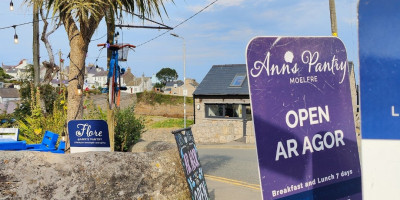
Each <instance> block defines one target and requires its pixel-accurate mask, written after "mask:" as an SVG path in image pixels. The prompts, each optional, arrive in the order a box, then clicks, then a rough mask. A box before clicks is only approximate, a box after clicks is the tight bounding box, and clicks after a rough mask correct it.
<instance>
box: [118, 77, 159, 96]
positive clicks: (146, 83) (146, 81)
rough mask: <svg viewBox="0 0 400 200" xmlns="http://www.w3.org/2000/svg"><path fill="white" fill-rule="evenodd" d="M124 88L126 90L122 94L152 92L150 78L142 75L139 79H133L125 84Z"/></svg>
mask: <svg viewBox="0 0 400 200" xmlns="http://www.w3.org/2000/svg"><path fill="white" fill-rule="evenodd" d="M126 87H127V88H128V89H127V90H126V91H124V92H126V93H129V94H134V93H139V92H144V91H152V90H153V84H152V80H151V77H145V76H144V74H142V76H141V77H134V78H133V80H131V81H129V82H127V83H126Z"/></svg>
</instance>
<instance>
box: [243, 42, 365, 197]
mask: <svg viewBox="0 0 400 200" xmlns="http://www.w3.org/2000/svg"><path fill="white" fill-rule="evenodd" d="M246 56H247V73H248V77H249V85H250V98H251V105H252V113H253V123H254V129H255V136H256V145H257V154H258V161H259V171H260V178H261V186H262V193H263V198H264V199H280V198H283V199H339V198H349V199H362V195H361V170H360V161H359V156H358V148H357V139H356V133H355V127H354V118H353V109H352V102H351V95H350V84H349V76H348V74H349V73H348V63H347V55H346V49H345V47H344V45H343V43H342V42H341V41H340V39H338V38H336V37H257V38H254V39H253V40H251V41H250V43H249V44H248V46H247V52H246Z"/></svg>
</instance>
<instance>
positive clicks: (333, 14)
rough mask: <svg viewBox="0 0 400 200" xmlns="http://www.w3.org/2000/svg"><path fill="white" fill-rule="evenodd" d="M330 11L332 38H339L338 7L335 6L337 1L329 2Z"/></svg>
mask: <svg viewBox="0 0 400 200" xmlns="http://www.w3.org/2000/svg"><path fill="white" fill-rule="evenodd" d="M329 10H330V13H331V30H332V36H335V37H337V36H338V32H337V23H336V6H335V0H329Z"/></svg>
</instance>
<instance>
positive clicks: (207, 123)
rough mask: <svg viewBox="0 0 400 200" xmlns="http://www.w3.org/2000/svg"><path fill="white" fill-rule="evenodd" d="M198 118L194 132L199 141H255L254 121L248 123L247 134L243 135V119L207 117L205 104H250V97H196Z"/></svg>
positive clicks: (193, 127) (193, 128) (193, 126)
mask: <svg viewBox="0 0 400 200" xmlns="http://www.w3.org/2000/svg"><path fill="white" fill-rule="evenodd" d="M194 101H195V107H196V115H195V117H196V120H195V122H196V123H195V124H194V125H192V132H193V135H194V138H195V139H196V142H197V143H228V142H231V141H234V140H240V141H243V142H246V143H254V142H255V139H254V131H253V122H252V121H248V122H247V124H246V136H243V120H242V119H234V118H207V117H206V115H205V112H206V111H205V104H208V103H209V104H212V103H218V104H219V103H221V104H222V103H229V104H250V99H245V98H243V99H222V98H196V99H195V100H194Z"/></svg>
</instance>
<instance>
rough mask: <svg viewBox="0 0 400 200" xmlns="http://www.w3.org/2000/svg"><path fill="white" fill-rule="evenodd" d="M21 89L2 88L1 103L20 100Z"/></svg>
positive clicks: (0, 92)
mask: <svg viewBox="0 0 400 200" xmlns="http://www.w3.org/2000/svg"><path fill="white" fill-rule="evenodd" d="M19 100H21V98H20V97H19V91H18V89H16V88H0V103H6V102H7V101H19Z"/></svg>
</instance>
